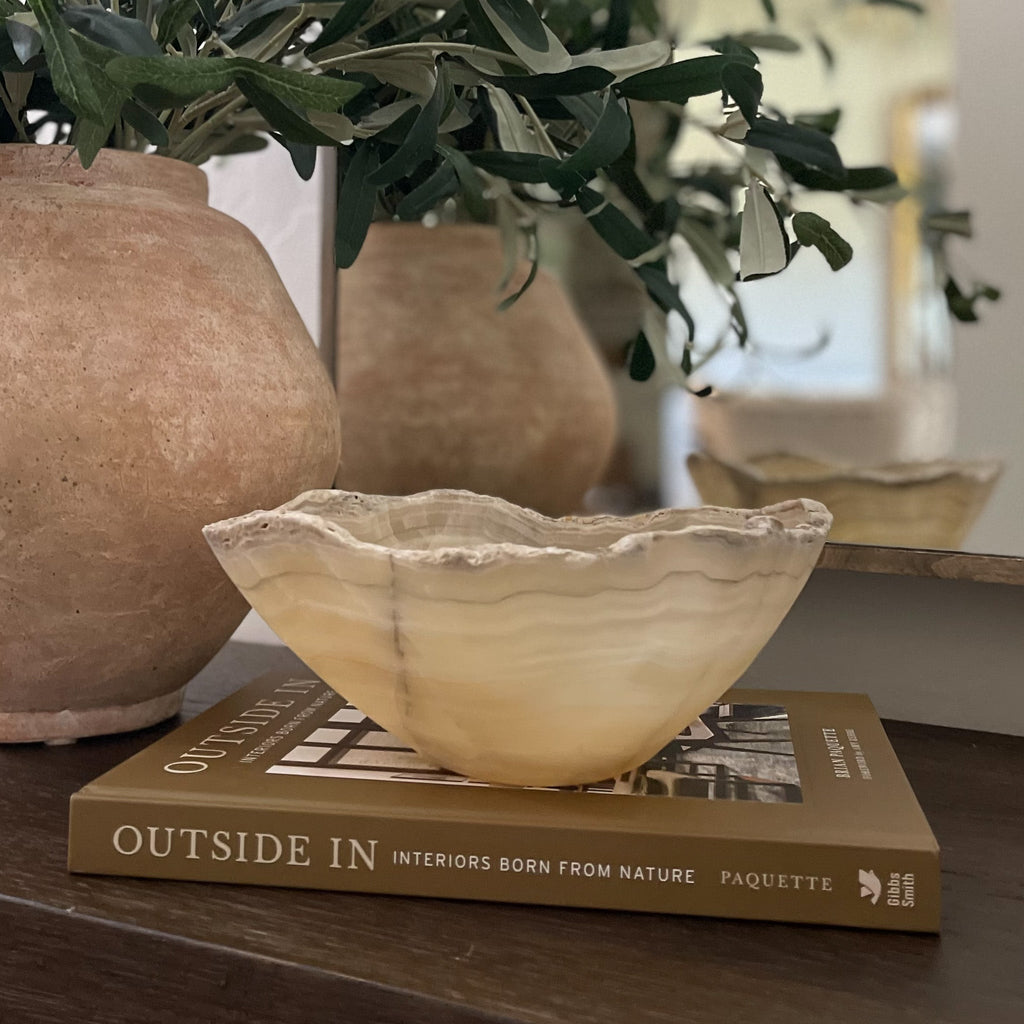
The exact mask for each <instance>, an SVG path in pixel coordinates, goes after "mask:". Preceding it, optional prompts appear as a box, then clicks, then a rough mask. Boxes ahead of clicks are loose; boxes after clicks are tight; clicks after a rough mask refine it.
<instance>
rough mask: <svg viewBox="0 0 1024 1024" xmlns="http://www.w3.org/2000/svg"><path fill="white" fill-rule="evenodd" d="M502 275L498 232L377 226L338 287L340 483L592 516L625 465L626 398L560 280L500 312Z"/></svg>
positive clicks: (541, 283) (536, 285)
mask: <svg viewBox="0 0 1024 1024" xmlns="http://www.w3.org/2000/svg"><path fill="white" fill-rule="evenodd" d="M502 271H503V263H502V249H501V242H500V237H499V234H498V232H497V230H496V229H494V228H491V227H487V226H481V225H468V224H459V225H446V226H441V227H436V228H426V227H423V226H422V225H419V224H378V225H374V226H373V227H372V228H371V230H370V233H369V236H368V238H367V240H366V243H365V245H364V246H363V250H362V252H361V253H360V255H359V258H358V260H357V261H356V263H355V265H354V266H353V267H352V268H351V269H349V270H346V271H344V272H343V273H342V274H341V275H340V289H339V306H338V329H337V357H338V358H337V386H338V398H339V402H340V406H341V424H342V434H343V436H344V437H345V450H344V452H343V453H342V462H341V469H340V473H339V476H338V484H339V486H341V487H344V488H345V489H347V490H353V491H362V492H365V493H373V494H395V495H401V494H412V493H416V492H419V491H425V490H430V489H432V488H437V487H451V488H462V489H466V490H471V491H475V492H477V493H480V494H490V495H494V496H497V497H501V498H505V499H506V500H509V501H512V502H514V503H515V504H517V505H521V506H523V507H526V508H532V509H536V510H537V511H539V512H543V513H545V514H548V515H561V514H565V513H569V512H575V511H579V509H580V506H581V503H582V499H583V495H584V493H585V492H586V491H587V490H588V489H589V488H590V487H591V486H593V484H594V483H596V482H597V480H598V479H599V478H600V476H601V474H602V472H603V470H604V467H605V465H606V463H607V461H608V458H609V456H610V454H611V450H612V445H613V443H614V440H615V428H616V423H615V397H614V393H613V391H612V388H611V385H610V383H609V380H608V377H607V374H606V372H605V370H604V367H603V365H602V361H601V359H600V358H599V356H598V355H597V354H596V353H595V351H594V349H593V346H592V344H591V341H590V338H589V336H588V335H587V333H586V330H585V329H584V328H583V326H582V325H581V323H580V321H579V319H578V318H577V316H576V314H575V312H574V310H573V308H572V304H571V303H570V301H569V299H568V298H567V297H566V295H565V293H564V292H563V291H562V289H561V286H560V285H559V284H558V283H557V282H556V281H555V279H554V278H553V277H551V276H549V275H548V274H546V273H544V272H543V271H541V272H540V273H538V275H537V279H536V280H535V281H534V282H533V284H532V285H531V286H530V288H529V289H527V291H526V293H525V294H524V295H523V296H522V297H521V298H520V299H519V300H518V302H516V303H515V304H514V305H513V306H512V307H511V308H510V309H508V310H506V311H504V312H499V311H498V309H497V306H498V303H499V301H500V298H501V296H500V295H499V294H498V292H497V287H498V285H499V284H500V282H501V278H502ZM521 280H522V277H520V278H519V281H521ZM517 283H518V282H513V284H512V285H510V290H511V289H512V288H514V287H516V285H517Z"/></svg>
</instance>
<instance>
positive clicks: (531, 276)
mask: <svg viewBox="0 0 1024 1024" xmlns="http://www.w3.org/2000/svg"><path fill="white" fill-rule="evenodd" d="M539 267H540V262H539V260H538V259H537V247H536V244H534V246H533V257H532V259H531V261H530V272H529V273H528V274H527V275H526V280H525V281H524V282H523V284H522V287H521V288H519V290H518V291H516V292H514V293H513V294H512V295H509V296H508V297H507V298H504V299H502V300H501V302H499V303H498V312H499V313H504V312H505V310H506V309H511V308H512V306H514V305H515V304H516V303H517V302H518V301H519V300H520V299H521V298H522V297H523V295H524V294H525V293H526V289H527V288H529V287H530V285H531V284H533V282H534V281H535V280H536V278H537V270H538V269H539Z"/></svg>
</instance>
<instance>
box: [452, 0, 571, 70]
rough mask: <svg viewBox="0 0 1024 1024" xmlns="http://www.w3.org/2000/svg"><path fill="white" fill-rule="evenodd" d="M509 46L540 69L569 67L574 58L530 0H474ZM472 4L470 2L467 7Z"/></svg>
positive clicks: (517, 54)
mask: <svg viewBox="0 0 1024 1024" xmlns="http://www.w3.org/2000/svg"><path fill="white" fill-rule="evenodd" d="M474 3H475V4H476V5H477V6H478V7H479V9H480V10H481V11H482V12H483V14H484V16H485V17H486V18H487V20H488V21H489V22H490V24H491V26H492V27H493V28H494V30H495V31H496V32H497V33H498V35H499V36H500V37H501V39H502V41H503V42H504V43H505V45H506V46H508V48H509V49H510V50H511V51H512V52H513V53H514V54H515V55H516V56H517V57H518V58H519V59H520V60H521V61H522V62H523V63H524V64H525V65H526V66H527V67H528V68H529V69H530V70H531V71H534V72H538V73H557V72H560V71H567V70H568V69H569V68H570V66H571V65H572V58H571V57H570V56H569V54H568V52H567V51H566V49H565V47H564V46H562V44H561V43H560V42H559V41H558V40H557V39H556V38H555V36H554V35H553V34H552V33H551V31H550V30H549V29H548V28H547V26H546V25H545V24H544V22H543V21H542V20H541V17H540V15H539V14H538V13H537V12H536V11H535V10H534V8H533V5H532V4H531V3H530V2H529V0H474ZM469 7H470V5H469V4H467V9H469Z"/></svg>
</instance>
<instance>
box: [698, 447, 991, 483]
mask: <svg viewBox="0 0 1024 1024" xmlns="http://www.w3.org/2000/svg"><path fill="white" fill-rule="evenodd" d="M690 458H703V459H707V460H708V461H710V462H714V463H717V464H718V465H719V466H723V467H724V468H726V469H730V470H732V471H733V472H735V473H739V474H742V475H743V476H745V477H746V478H747V479H749V480H753V481H756V482H757V483H762V484H772V485H774V486H779V485H790V486H793V487H799V486H813V485H815V484H821V483H826V482H827V483H835V482H837V481H840V480H848V481H851V482H855V483H875V484H890V485H893V486H903V487H911V486H914V485H917V484H931V483H935V482H937V481H939V480H947V479H950V478H955V479H960V480H971V481H973V482H975V483H977V484H988V483H991V482H992V481H993V480H995V479H996V478H997V477H998V476H999V475H1000V474H1001V473H1002V471H1003V464H1002V462H1000V461H999V460H998V459H968V460H957V459H927V460H924V461H922V462H886V463H879V464H877V465H870V466H857V465H850V464H844V463H830V462H826V461H824V460H822V459H816V458H813V457H811V456H804V455H793V454H791V453H789V452H772V453H768V454H764V455H755V456H752V457H751V458H749V459H743V460H739V461H734V460H731V459H720V458H718V457H717V456H715V455H711V454H710V453H708V452H693V453H691V456H690ZM772 459H786V460H788V461H791V462H793V463H802V464H803V465H804V466H806V472H801V471H800V470H799V469H798V468H796V467H795V466H794V468H793V469H792V470H786V471H781V470H780V471H773V470H772V467H771V466H767V467H766V466H765V465H764V463H767V462H770V460H772Z"/></svg>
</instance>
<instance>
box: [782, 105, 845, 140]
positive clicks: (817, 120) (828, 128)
mask: <svg viewBox="0 0 1024 1024" xmlns="http://www.w3.org/2000/svg"><path fill="white" fill-rule="evenodd" d="M842 116H843V112H842V110H841V109H840V108H839V107H833V108H832V109H831V110H824V111H821V112H820V113H816V114H797V115H796V117H794V118H793V123H794V124H799V125H802V126H803V127H804V128H814V129H815V130H817V131H819V132H824V133H825V134H826V135H829V136H832V135H835V133H836V129H837V128H838V127H839V121H840V119H841V118H842Z"/></svg>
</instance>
